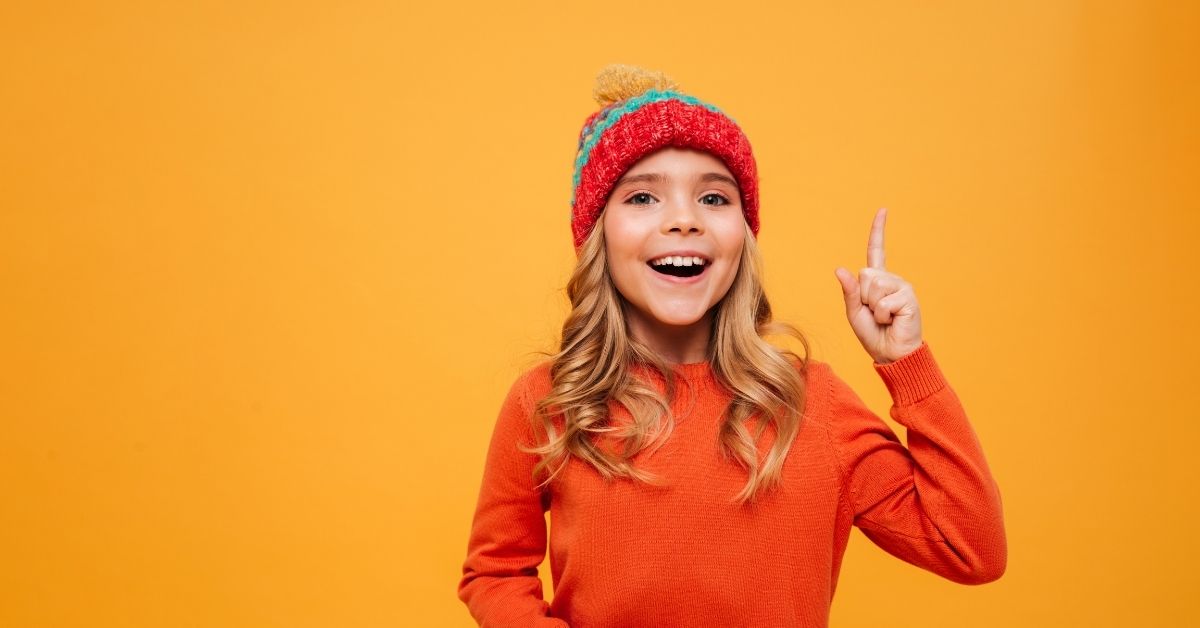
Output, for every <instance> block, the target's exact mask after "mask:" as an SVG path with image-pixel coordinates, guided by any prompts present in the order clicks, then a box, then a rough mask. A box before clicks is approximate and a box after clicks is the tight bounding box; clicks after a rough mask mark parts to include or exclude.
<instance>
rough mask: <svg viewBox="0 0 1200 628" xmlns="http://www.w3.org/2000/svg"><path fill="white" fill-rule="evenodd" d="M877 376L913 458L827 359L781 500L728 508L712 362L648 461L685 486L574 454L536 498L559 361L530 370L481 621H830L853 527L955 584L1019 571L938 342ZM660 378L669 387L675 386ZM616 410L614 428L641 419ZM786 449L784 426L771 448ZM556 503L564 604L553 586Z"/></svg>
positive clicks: (498, 500)
mask: <svg viewBox="0 0 1200 628" xmlns="http://www.w3.org/2000/svg"><path fill="white" fill-rule="evenodd" d="M873 364H874V368H875V371H876V372H877V373H878V374H879V376H880V377H881V378H882V379H883V382H884V384H885V385H886V386H887V389H888V391H889V393H890V394H891V397H892V402H893V404H892V408H891V416H892V418H893V419H895V420H896V421H897V422H898V423H900V424H901V425H903V426H904V427H905V428H906V429H907V432H908V447H907V448H906V447H905V446H904V445H903V444H902V443H901V442H900V440H899V439H898V438H897V437H896V435H895V433H894V432H893V431H892V430H891V428H889V427H888V425H887V424H886V423H884V422H883V420H882V419H881V418H879V417H878V416H877V415H875V414H874V413H872V412H871V410H869V409H868V408H867V406H866V405H864V404H863V402H862V400H861V399H860V398H859V397H858V395H857V394H855V392H854V391H853V390H852V389H851V388H850V387H849V386H848V385H847V384H846V383H845V382H844V381H842V380H841V379H840V378H839V377H838V376H837V375H835V374H834V372H833V370H832V369H831V368H830V366H829V365H828V364H826V363H824V362H819V361H817V360H810V362H809V371H808V373H807V376H806V377H807V385H808V401H807V402H806V407H805V411H804V416H803V418H802V424H801V429H800V433H799V434H798V435H797V437H796V441H795V443H794V444H793V446H792V450H791V452H790V453H789V454H788V457H787V460H786V463H785V465H784V469H783V482H782V485H781V486H780V487H779V488H781V489H782V490H779V491H774V492H768V493H766V494H764V495H763V496H760V499H761V501H760V502H759V503H757V504H754V505H749V506H745V507H738V506H736V505H734V504H732V503H730V499H731V498H732V497H733V495H735V494H736V493H737V492H738V491H739V490H741V488H742V486H743V485H744V483H745V481H746V473H745V471H743V470H742V469H741V468H740V467H738V466H737V465H736V464H735V463H734V462H732V461H726V460H723V459H722V458H721V455H720V452H719V451H718V449H717V440H716V437H717V426H718V421H719V418H720V414H721V411H722V410H723V409H724V407H725V404H726V403H727V402H728V401H729V399H730V397H729V393H728V392H726V391H724V390H723V389H721V388H720V387H719V386H718V385H716V381H715V380H714V379H713V375H712V371H711V369H710V367H709V365H708V364H707V363H697V364H682V365H678V367H677V372H678V373H679V374H680V375H681V376H683V378H685V380H686V381H687V382H688V383H690V384H692V385H693V386H692V387H691V389H693V390H695V391H696V393H697V395H698V397H697V401H696V403H695V405H694V406H691V411H690V412H687V411H688V409H689V406H690V405H691V404H690V400H689V392H688V391H689V389H688V388H686V387H682V386H681V387H680V389H679V390H680V392H679V393H678V395H677V397H676V399H675V400H674V401H673V402H672V410H673V412H675V413H676V415H675V416H676V417H677V423H676V427H675V431H674V432H673V433H672V434H671V436H670V437H669V439H668V441H667V443H666V444H665V445H664V446H663V447H662V448H661V449H660V450H659V451H658V452H656V453H654V454H653V455H650V456H647V455H646V452H644V451H643V452H641V453H640V454H639V455H638V456H637V457H635V458H634V461H635V463H637V465H638V466H641V467H643V468H645V469H647V470H650V471H652V472H654V473H655V474H656V475H658V476H659V477H660V478H663V479H664V480H666V481H669V482H670V483H671V485H670V486H668V487H665V488H664V487H652V486H649V485H646V484H642V483H634V482H633V481H630V480H618V481H615V482H613V483H612V484H606V483H605V481H604V479H603V478H602V477H601V476H600V475H599V474H597V473H596V472H595V470H594V469H592V467H591V466H590V465H587V464H586V463H583V462H580V461H579V460H577V459H572V460H571V462H570V463H569V465H568V467H567V468H566V469H564V470H563V472H562V473H561V474H560V475H559V477H558V478H557V479H556V480H555V483H554V484H552V485H551V486H550V487H549V488H548V489H545V490H544V491H542V492H540V493H539V492H535V490H534V486H535V483H534V482H533V480H532V479H531V475H530V472H531V469H532V465H533V463H534V462H535V460H536V457H535V456H534V455H533V454H525V453H522V452H519V451H518V450H517V448H516V446H515V445H516V443H517V442H518V441H520V442H522V443H531V442H533V440H534V436H533V435H534V433H535V432H534V427H532V424H531V423H530V421H529V416H530V414H531V412H532V409H533V402H534V400H535V399H540V398H541V397H544V396H545V395H546V394H548V393H549V391H550V376H549V363H548V362H543V363H542V364H540V365H538V366H536V367H534V368H532V369H530V370H529V371H527V372H525V373H524V374H522V375H521V377H519V378H518V379H517V380H516V382H515V383H514V384H513V386H512V388H511V390H510V391H509V393H508V397H507V399H506V400H505V401H504V405H503V407H502V408H501V410H500V414H499V418H498V420H497V422H496V425H495V429H494V431H493V434H492V439H491V444H490V446H489V449H488V453H487V460H486V464H485V468H484V473H483V482H482V488H481V490H480V493H479V501H478V504H477V507H476V511H475V518H474V523H473V526H472V529H471V535H470V540H469V542H468V548H467V558H466V561H465V563H464V564H463V577H462V579H461V581H460V582H459V584H458V596H459V598H460V599H461V600H462V601H463V602H465V603H466V605H467V607H468V609H469V610H470V612H471V615H472V616H473V617H474V618H475V620H476V621H477V622H478V623H479V624H480V625H481V626H574V627H575V628H589V627H606V628H607V627H616V626H723V627H725V626H827V625H828V620H829V609H830V605H831V603H832V601H833V594H834V590H835V589H836V587H837V578H838V572H839V570H840V567H841V561H842V555H843V553H844V552H845V549H846V542H847V540H848V539H849V536H850V527H851V525H855V526H858V528H859V529H860V530H862V532H863V534H865V535H866V537H867V538H868V539H870V540H871V541H872V542H874V543H875V544H876V545H878V546H879V547H881V548H883V549H884V550H886V551H887V552H888V553H890V554H892V555H894V556H896V557H898V558H900V559H901V560H904V561H907V562H909V563H912V564H913V565H916V566H918V567H921V568H923V569H927V570H929V571H931V572H933V573H936V574H938V575H941V576H943V577H945V578H948V579H950V580H952V581H954V582H960V583H963V584H981V583H985V582H991V581H993V580H995V579H997V578H999V577H1000V576H1001V574H1003V573H1004V569H1005V564H1006V560H1007V542H1006V539H1005V533H1004V520H1003V514H1002V512H1001V503H1000V491H999V488H998V487H997V485H996V482H995V481H994V480H993V479H992V476H991V473H990V472H989V470H988V466H987V463H986V461H985V460H984V455H983V450H982V448H981V447H980V444H979V441H978V439H977V438H976V435H975V433H974V431H973V430H972V429H971V426H970V424H969V422H968V421H967V415H966V413H965V412H964V410H963V407H962V405H961V403H960V401H959V399H958V396H957V395H956V394H955V393H954V391H953V389H951V388H950V386H949V384H948V382H947V381H946V379H945V377H944V375H943V374H942V372H941V370H940V369H939V367H938V365H937V363H936V362H935V361H934V357H933V354H932V352H931V351H930V349H929V345H928V344H922V345H921V347H920V348H918V349H916V350H915V351H913V352H912V353H909V354H908V355H906V356H904V357H902V358H901V359H900V360H897V361H895V362H892V363H890V364H886V365H880V364H877V363H873ZM647 372H649V371H647ZM651 379H652V381H654V382H655V383H656V384H657V385H658V386H659V390H663V388H662V380H661V377H658V376H653V377H652V378H651ZM611 407H612V409H613V413H612V418H613V420H614V421H619V420H621V419H622V418H623V417H628V412H627V411H626V410H624V408H622V407H620V406H619V405H617V404H615V403H614V404H613V405H612V406H611ZM557 419H558V421H559V425H561V420H562V417H561V415H558V416H557ZM560 430H561V428H560ZM538 433H541V434H543V437H544V432H542V431H541V430H539V431H538ZM560 433H561V431H560ZM773 440H774V430H773V428H768V429H767V431H766V433H764V435H763V438H762V440H761V441H760V443H759V446H760V447H759V450H760V452H761V453H763V454H765V452H766V451H767V450H768V449H769V447H770V444H771V442H773ZM539 442H541V441H539ZM764 497H765V498H764ZM547 509H549V511H550V526H549V530H550V534H549V537H548V539H549V551H550V569H551V573H552V577H553V582H554V599H553V604H547V603H546V602H545V600H544V599H543V596H542V584H541V580H539V578H538V575H537V574H538V565H539V563H541V562H542V559H543V557H544V556H545V555H546V549H547V526H546V522H545V511H546V510H547Z"/></svg>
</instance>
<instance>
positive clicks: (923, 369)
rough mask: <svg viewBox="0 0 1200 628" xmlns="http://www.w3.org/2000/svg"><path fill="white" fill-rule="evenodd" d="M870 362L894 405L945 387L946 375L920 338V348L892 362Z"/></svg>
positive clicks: (902, 404)
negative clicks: (881, 379)
mask: <svg viewBox="0 0 1200 628" xmlns="http://www.w3.org/2000/svg"><path fill="white" fill-rule="evenodd" d="M871 364H872V366H874V367H875V372H876V373H879V376H880V377H881V378H883V383H884V385H885V386H887V389H888V392H889V393H891V395H892V402H893V403H895V404H896V405H897V406H907V405H911V404H914V403H917V402H918V401H921V400H922V399H924V398H926V397H928V396H930V395H932V394H934V393H936V392H937V391H939V390H941V389H942V388H945V387H946V386H947V382H946V376H945V375H943V374H942V370H941V368H939V367H938V364H937V361H936V360H934V359H933V351H932V350H931V349H930V348H929V343H928V342H925V341H924V340H922V341H921V346H920V347H918V348H916V349H914V350H913V351H911V352H909V353H908V354H907V355H905V356H904V357H902V358H900V359H899V360H896V361H895V362H889V363H888V364H879V363H878V362H872V363H871Z"/></svg>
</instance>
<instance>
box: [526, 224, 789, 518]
mask: <svg viewBox="0 0 1200 628" xmlns="http://www.w3.org/2000/svg"><path fill="white" fill-rule="evenodd" d="M603 223H604V221H603V220H597V221H596V224H595V227H594V228H593V229H592V233H591V234H589V236H588V238H587V240H585V241H584V243H583V246H582V247H581V249H580V255H579V260H578V262H577V263H576V265H575V269H574V271H573V272H572V274H571V278H570V280H569V281H568V283H567V296H568V298H569V299H570V302H571V311H570V313H569V314H568V315H567V318H566V320H565V321H564V322H563V327H562V338H561V342H560V343H559V350H558V352H557V353H554V354H551V353H548V352H537V353H540V354H541V355H545V356H549V357H550V375H551V391H550V393H549V394H548V395H547V396H546V397H544V398H542V399H540V400H539V401H538V402H537V406H536V409H535V412H534V415H533V417H532V420H533V421H534V422H535V423H536V422H537V421H538V420H539V419H540V421H541V425H542V427H543V428H544V429H545V431H546V434H547V435H548V441H547V442H546V443H544V444H542V445H541V446H537V447H521V450H522V451H525V452H527V453H536V454H539V455H540V456H541V459H540V460H539V461H538V462H537V464H536V465H535V466H534V470H533V472H534V475H535V477H536V476H537V475H539V474H541V473H543V472H546V471H548V470H549V469H550V467H551V465H554V469H553V472H550V473H549V474H548V476H547V477H546V478H545V479H544V480H543V481H542V482H541V483H540V484H539V485H538V488H539V489H540V488H542V487H544V486H546V485H548V484H549V483H550V482H551V481H553V480H554V479H555V477H557V476H558V474H559V473H560V472H561V471H562V469H563V468H564V467H565V466H566V464H567V462H568V461H569V457H570V456H575V457H577V458H579V459H580V460H582V461H584V462H587V463H589V464H591V465H592V466H593V467H595V469H596V471H598V472H599V473H600V474H601V475H602V476H603V477H604V478H605V479H609V480H611V479H613V478H629V479H631V480H635V481H643V482H647V483H650V484H659V483H660V480H659V478H657V477H655V476H654V475H653V474H651V473H649V472H647V471H645V470H643V469H638V468H637V467H635V466H634V465H632V464H631V462H630V460H631V459H632V458H633V457H634V456H635V455H637V454H638V453H639V452H641V451H642V450H643V449H646V448H650V452H651V453H652V452H653V451H655V450H657V449H658V448H659V447H660V446H662V444H663V443H665V441H666V439H667V437H669V436H670V434H671V432H672V430H673V429H674V426H675V418H674V416H673V415H672V412H671V405H670V402H669V401H668V400H669V399H673V398H674V395H675V391H676V379H675V377H674V375H673V373H672V372H671V368H670V364H669V363H667V362H666V361H664V360H663V359H662V358H661V357H659V356H658V355H657V354H655V353H654V352H653V351H652V350H651V349H650V348H649V347H647V346H646V345H645V344H643V343H641V342H638V341H637V340H636V339H635V338H634V337H633V336H632V335H630V333H629V331H628V328H627V327H626V323H625V316H624V308H626V307H631V306H630V305H629V303H628V302H627V301H626V300H625V298H624V297H623V296H621V294H620V292H618V291H617V288H616V286H615V285H614V284H613V282H612V278H611V277H610V275H609V272H608V258H607V253H606V249H605V244H604V242H605V241H604V225H603ZM761 278H762V258H761V255H760V253H759V250H758V246H757V242H756V241H755V239H754V237H753V233H752V232H751V231H750V228H749V226H748V225H747V226H746V230H745V245H744V246H743V247H742V255H741V260H740V264H739V267H738V271H737V274H736V276H735V277H734V280H733V283H732V284H731V285H730V287H729V291H728V292H727V293H726V294H725V296H724V297H722V299H721V300H720V301H719V302H718V304H717V305H716V306H715V308H716V312H715V316H714V317H713V330H712V334H711V337H710V340H709V345H708V350H707V354H708V355H707V359H708V361H709V362H710V364H711V366H712V370H713V374H714V376H715V378H716V379H717V381H718V382H719V383H720V384H721V385H722V386H723V387H725V388H726V389H727V390H728V391H730V392H731V393H732V399H731V401H730V403H729V404H728V406H727V407H726V408H725V410H724V412H723V414H722V421H721V426H720V438H719V440H720V451H721V453H722V454H723V456H724V458H725V459H726V460H729V459H732V460H734V461H735V462H736V463H738V464H739V465H740V466H741V467H742V468H744V469H746V471H747V473H748V476H749V478H748V481H747V482H746V485H745V487H744V488H743V489H742V491H741V492H739V493H738V494H737V495H736V496H735V497H734V501H736V502H737V503H739V504H745V503H746V502H750V501H754V500H755V499H756V498H757V497H758V496H759V495H760V494H761V493H762V492H764V491H766V490H769V489H771V488H773V487H775V486H776V485H777V484H778V483H779V480H780V475H781V471H782V467H783V463H784V459H785V458H786V457H787V454H788V451H789V450H790V449H791V447H792V443H793V441H794V440H795V437H796V434H797V433H799V431H800V419H801V417H802V416H803V411H804V402H805V398H806V389H805V381H804V377H803V372H804V370H805V368H806V367H807V365H808V356H809V344H808V341H807V339H806V338H805V337H804V335H803V334H802V333H801V332H800V331H799V330H798V329H796V328H795V327H794V326H792V325H790V324H787V323H783V322H777V321H773V320H772V315H771V305H770V303H769V302H768V301H767V296H766V294H765V292H764V291H763V286H762V279H761ZM772 334H787V335H790V336H792V337H794V338H796V339H798V340H799V341H800V343H801V345H803V347H804V354H805V355H804V357H803V358H801V357H800V356H798V355H796V353H795V352H793V351H791V350H788V349H783V348H779V347H776V346H774V345H772V344H770V343H768V342H767V341H766V340H765V338H764V337H765V336H767V335H772ZM636 365H644V366H648V367H650V368H651V369H653V370H654V371H656V372H657V373H658V374H660V375H661V376H662V378H663V380H664V387H665V390H664V392H665V398H664V396H663V395H662V394H660V393H659V391H658V390H657V389H655V388H653V387H652V386H651V385H650V384H649V382H646V381H643V380H642V379H640V378H639V377H637V376H636V375H635V374H634V372H633V370H634V367H635V366H636ZM609 401H616V402H618V403H620V404H621V405H623V406H624V407H625V408H627V409H628V410H629V413H630V415H631V416H632V421H631V422H630V423H629V424H628V425H625V426H613V425H611V424H610V422H609V408H608V402H609ZM557 413H561V415H562V417H563V419H564V420H563V427H564V431H563V433H561V434H559V433H558V430H557V428H556V427H555V425H554V422H553V420H552V418H553V416H554V415H555V414H557ZM756 415H757V416H759V417H768V419H767V420H759V421H758V428H757V430H756V431H755V433H754V434H753V435H752V434H751V431H750V430H749V429H748V428H747V423H748V420H749V419H750V418H752V417H754V416H756ZM770 423H773V424H774V426H775V430H776V438H775V442H774V444H773V445H772V447H771V450H770V451H769V452H768V453H767V455H766V457H765V459H764V460H761V461H760V460H759V455H758V448H757V445H756V443H757V442H758V440H759V438H761V437H762V434H763V432H764V431H765V429H766V427H767V425H768V424H770ZM602 434H612V435H614V437H615V438H616V439H617V442H618V444H619V445H620V446H619V447H618V448H617V449H618V451H617V452H615V453H612V454H610V453H608V452H605V451H603V450H602V449H601V448H600V447H598V446H597V444H596V442H594V440H593V439H594V437H596V436H599V435H602Z"/></svg>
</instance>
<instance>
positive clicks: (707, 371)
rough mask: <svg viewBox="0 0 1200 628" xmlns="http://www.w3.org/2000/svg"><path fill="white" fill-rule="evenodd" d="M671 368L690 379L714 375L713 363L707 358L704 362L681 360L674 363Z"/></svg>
mask: <svg viewBox="0 0 1200 628" xmlns="http://www.w3.org/2000/svg"><path fill="white" fill-rule="evenodd" d="M671 370H673V371H674V372H675V373H676V374H677V375H680V376H682V377H684V378H686V379H689V380H698V379H705V378H707V377H709V376H710V375H712V363H711V362H708V361H707V360H706V361H704V362H681V363H679V364H672V365H671Z"/></svg>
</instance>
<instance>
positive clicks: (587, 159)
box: [571, 64, 759, 253]
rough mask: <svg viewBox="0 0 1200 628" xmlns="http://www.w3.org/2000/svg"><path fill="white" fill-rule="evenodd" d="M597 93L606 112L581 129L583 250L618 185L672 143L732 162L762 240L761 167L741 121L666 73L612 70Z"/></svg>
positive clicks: (577, 187)
mask: <svg viewBox="0 0 1200 628" xmlns="http://www.w3.org/2000/svg"><path fill="white" fill-rule="evenodd" d="M592 96H593V97H594V98H595V99H596V102H597V103H598V104H599V105H600V107H601V109H600V110H599V111H596V112H594V113H592V114H591V115H589V116H588V117H587V120H585V121H584V123H583V130H581V131H580V132H579V149H578V152H577V153H576V154H575V176H574V180H573V182H572V183H573V191H572V194H571V233H572V235H573V236H574V239H575V249H576V252H577V253H578V251H579V249H580V247H581V246H582V245H583V241H584V240H586V239H587V236H588V234H589V233H591V231H592V227H594V226H595V224H596V219H597V218H598V217H599V215H600V212H601V211H602V210H603V209H604V205H605V204H606V203H607V202H608V195H609V193H610V192H611V191H612V187H613V185H615V184H616V182H617V180H618V179H620V178H621V176H622V175H624V174H625V171H627V170H628V169H629V168H630V167H631V166H633V164H635V163H636V162H637V161H638V160H639V159H641V158H642V157H643V156H645V155H646V154H648V153H651V152H653V151H656V150H658V149H660V148H663V147H666V146H677V147H680V148H694V149H697V150H702V151H706V152H708V153H712V154H713V155H715V156H717V157H719V158H720V159H721V160H722V161H723V162H725V166H726V167H727V168H729V171H730V172H731V173H733V176H734V178H735V179H736V180H737V182H738V189H739V191H740V193H741V197H742V212H743V214H744V215H745V217H746V222H747V223H749V225H750V230H751V232H752V233H753V234H754V236H755V237H758V226H759V221H758V169H757V167H756V166H755V162H754V154H753V153H752V152H751V150H750V140H748V139H747V138H746V135H745V134H744V133H742V130H741V128H739V127H738V125H737V123H736V122H734V120H733V118H731V117H729V116H728V115H726V114H724V113H723V112H722V111H721V110H720V109H717V108H716V107H715V106H713V105H711V104H709V103H706V102H704V101H702V100H700V99H698V98H696V97H694V96H689V95H686V94H684V93H682V92H680V91H679V88H678V86H676V84H675V82H674V81H672V80H671V79H669V78H667V77H666V76H665V75H664V74H663V73H662V72H651V71H649V70H645V69H642V68H639V67H636V66H629V65H622V64H612V65H608V66H606V67H605V68H604V69H602V70H601V71H600V73H599V74H597V76H596V87H595V89H594V91H593V92H592Z"/></svg>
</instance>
